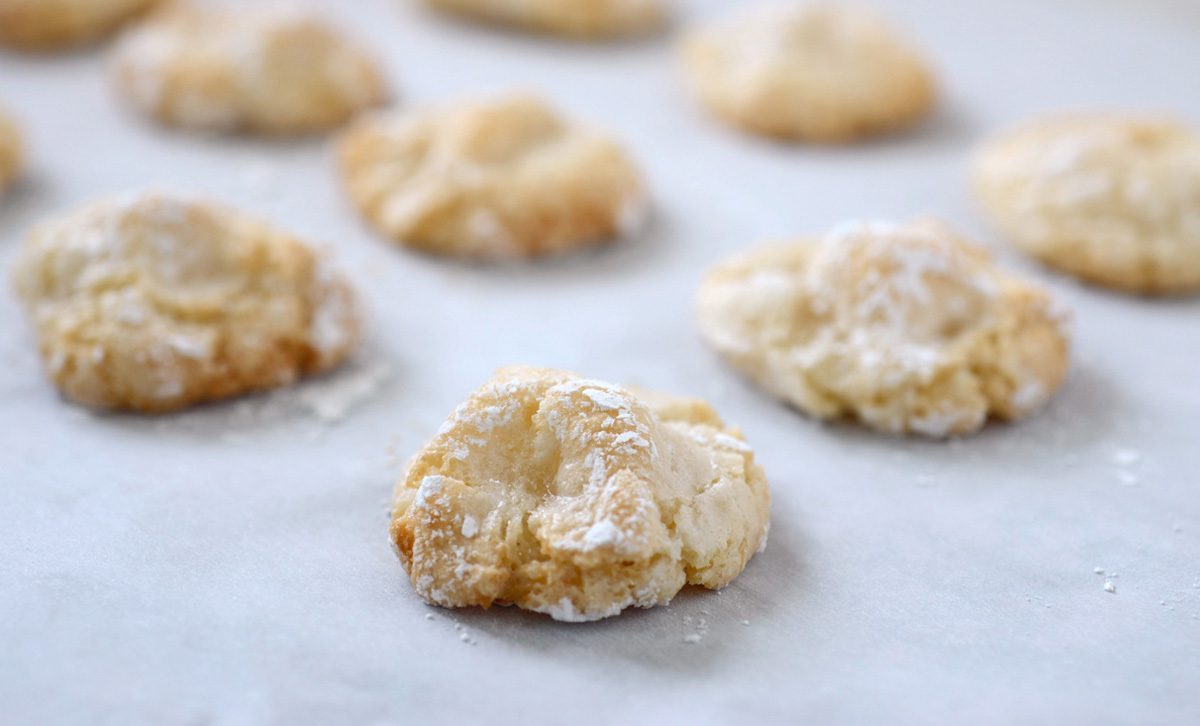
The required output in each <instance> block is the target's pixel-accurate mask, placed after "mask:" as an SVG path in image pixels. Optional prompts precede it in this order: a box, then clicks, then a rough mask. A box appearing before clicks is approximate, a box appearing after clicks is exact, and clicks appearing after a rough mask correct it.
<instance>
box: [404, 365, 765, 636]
mask: <svg viewBox="0 0 1200 726" xmlns="http://www.w3.org/2000/svg"><path fill="white" fill-rule="evenodd" d="M769 509H770V492H769V490H768V487H767V481H766V477H765V475H764V474H763V471H762V469H761V467H760V466H759V465H758V464H756V463H755V461H754V453H753V451H752V450H751V448H750V447H749V446H748V445H747V444H746V443H745V442H744V441H743V440H742V437H741V434H740V432H739V431H738V430H737V429H730V428H726V426H725V425H724V423H722V421H721V419H720V418H719V417H718V416H717V414H716V412H715V411H713V410H712V408H711V407H710V406H708V404H706V403H704V402H702V401H698V400H693V399H686V398H678V397H675V396H668V395H665V394H653V393H644V392H634V391H631V390H630V389H627V388H622V387H620V386H614V385H611V384H607V383H602V382H599V381H593V380H588V379H584V378H580V377H579V376H576V375H573V374H571V373H566V372H562V371H555V370H549V369H543V368H528V367H516V368H507V369H502V370H500V371H498V372H497V374H496V376H495V377H494V378H493V379H492V380H491V381H489V382H488V383H487V384H485V385H484V386H483V387H481V388H480V389H479V390H477V391H476V392H475V393H474V394H472V395H471V397H470V398H468V399H467V400H466V401H465V402H464V403H463V404H462V405H460V406H459V407H458V408H457V409H456V410H455V412H454V413H453V414H452V415H451V416H450V418H449V419H448V420H447V421H446V423H445V424H444V425H443V426H442V427H441V429H440V430H439V431H438V433H437V435H436V436H434V437H433V439H432V440H430V441H429V442H428V443H427V444H426V445H425V446H424V447H422V449H421V450H420V451H418V452H417V453H416V455H415V456H414V457H413V458H412V460H411V461H410V462H409V464H408V467H407V470H406V472H405V474H404V477H403V478H402V479H401V480H400V482H399V483H398V484H397V486H396V491H395V496H394V501H393V520H392V526H391V536H392V542H393V545H394V547H395V550H396V552H397V554H398V555H399V557H400V560H401V562H402V563H403V565H404V568H405V570H406V571H408V573H409V576H410V578H411V580H412V583H413V586H414V587H415V588H416V590H417V592H418V593H419V594H420V595H421V597H423V598H425V599H426V600H428V601H430V602H433V603H436V604H438V605H442V606H446V607H469V606H482V607H485V608H486V607H489V606H491V605H493V604H502V605H508V604H512V605H517V606H519V607H522V608H525V609H528V610H535V611H538V612H542V613H547V614H549V615H551V616H552V617H554V618H555V619H557V620H566V621H584V620H596V619H599V618H604V617H609V616H611V615H615V614H617V613H619V612H620V611H621V610H623V609H624V608H626V607H632V606H636V607H651V606H654V605H657V604H661V603H665V602H667V601H669V600H670V599H671V598H672V597H673V596H674V595H675V594H676V593H677V592H678V591H679V590H680V588H682V587H683V586H684V585H685V584H696V585H702V586H704V587H708V588H719V587H723V586H725V585H727V584H729V582H731V581H732V580H733V579H734V578H735V577H737V575H738V574H739V573H740V572H741V571H742V569H743V568H744V567H745V565H746V563H747V562H748V561H749V559H750V557H751V556H752V555H753V554H754V553H755V552H757V551H760V550H761V549H762V548H763V547H764V546H765V545H766V537H767V529H768V519H769Z"/></svg>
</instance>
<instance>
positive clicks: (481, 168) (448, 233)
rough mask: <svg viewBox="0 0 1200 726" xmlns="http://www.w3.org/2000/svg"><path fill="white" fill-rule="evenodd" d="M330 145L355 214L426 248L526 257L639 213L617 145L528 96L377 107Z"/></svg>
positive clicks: (589, 237) (582, 239)
mask: <svg viewBox="0 0 1200 726" xmlns="http://www.w3.org/2000/svg"><path fill="white" fill-rule="evenodd" d="M339 153H340V158H341V167H342V175H343V179H344V181H345V183H346V186H347V188H348V190H349V193H350V198H351V199H352V200H353V201H354V203H355V204H356V205H357V206H358V208H359V209H360V210H361V211H362V213H363V215H364V216H366V218H367V219H368V220H369V221H370V222H371V223H372V224H374V225H375V227H377V228H378V229H379V230H380V231H381V232H383V233H384V234H386V235H387V236H388V237H390V238H392V239H394V240H396V241H398V242H401V243H403V244H406V245H409V246H412V247H415V248H418V249H421V250H425V251H428V252H434V253H438V254H443V255H450V256H455V257H475V258H485V259H497V258H511V257H535V256H540V255H545V254H551V253H557V252H563V251H567V250H571V249H576V248H579V247H584V246H589V245H596V244H600V243H604V242H609V241H612V240H613V239H614V238H616V237H617V236H619V235H622V234H628V233H630V232H632V231H633V229H632V228H633V226H634V225H635V224H636V223H637V222H638V221H640V220H641V219H643V218H644V217H645V208H646V206H647V201H646V198H647V195H646V190H645V186H644V184H643V182H642V179H641V175H640V173H639V172H638V170H637V168H636V167H635V166H634V164H633V162H632V161H631V160H630V159H629V157H628V156H627V155H626V154H625V152H624V150H623V149H622V148H621V147H620V145H618V144H617V143H616V142H614V141H612V140H611V139H609V138H607V137H606V136H604V135H602V134H599V133H596V132H593V131H591V130H588V129H585V128H580V127H577V126H575V125H573V124H571V123H568V122H567V121H564V120H563V119H561V118H559V117H558V115H557V114H556V113H555V112H554V111H553V110H551V109H550V108H549V107H548V106H547V105H546V103H545V102H544V101H542V100H541V99H539V98H536V97H533V96H529V95H522V94H510V95H506V96H503V97H501V98H497V99H488V100H482V101H462V102H458V103H452V104H448V105H446V106H440V107H431V108H422V109H416V110H406V111H399V112H388V113H384V114H379V115H376V116H374V117H371V118H367V119H364V120H362V121H360V122H357V123H356V124H354V125H353V126H352V127H351V128H350V129H349V130H347V132H346V133H345V134H344V136H343V138H342V139H341V142H340V145H339Z"/></svg>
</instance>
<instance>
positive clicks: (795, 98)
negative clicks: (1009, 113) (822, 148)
mask: <svg viewBox="0 0 1200 726" xmlns="http://www.w3.org/2000/svg"><path fill="white" fill-rule="evenodd" d="M681 55H682V58H683V64H684V69H685V72H686V74H687V80H688V84H689V86H690V87H691V90H692V93H693V94H694V95H695V96H696V97H697V98H698V99H699V100H700V101H701V103H703V104H704V105H705V106H707V107H708V108H709V110H711V111H712V112H713V113H715V114H716V115H717V116H719V117H720V118H722V119H724V120H725V121H727V122H729V123H731V124H733V125H735V126H738V127H740V128H743V129H745V130H747V131H750V132H753V133H757V134H762V135H765V136H772V137H777V138H781V139H789V140H801V141H818V142H844V141H852V140H854V139H858V138H862V137H866V136H873V135H877V134H881V133H885V132H888V131H893V130H895V129H899V128H902V127H905V126H908V125H911V124H913V123H914V122H916V121H918V120H920V119H922V118H924V117H925V116H926V115H928V114H929V112H930V110H931V109H932V107H933V104H934V100H935V95H936V92H935V89H934V80H933V76H932V74H931V72H930V70H929V68H928V66H927V65H926V63H925V61H924V60H923V59H922V57H921V55H920V54H919V53H918V52H917V51H916V50H915V49H914V48H913V47H911V46H910V45H909V44H908V43H907V42H905V41H904V40H903V39H902V38H901V37H900V36H899V35H898V34H897V33H896V32H895V31H894V30H893V29H892V27H891V26H890V24H889V23H888V22H887V20H886V19H884V18H882V17H880V16H878V15H877V14H876V13H874V12H873V11H870V10H867V9H864V8H859V7H855V6H842V5H838V4H827V3H808V2H799V3H789V4H778V5H767V6H760V7H758V8H754V9H752V10H751V11H750V12H744V13H743V14H741V15H739V16H736V17H735V18H734V19H732V20H729V21H727V22H725V23H723V24H718V25H713V26H710V27H705V28H701V29H698V30H695V31H692V32H690V33H688V34H687V35H686V36H685V37H684V40H683V42H682V44H681Z"/></svg>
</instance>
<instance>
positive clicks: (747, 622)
mask: <svg viewBox="0 0 1200 726" xmlns="http://www.w3.org/2000/svg"><path fill="white" fill-rule="evenodd" d="M749 624H750V621H749V620H743V621H742V625H749Z"/></svg>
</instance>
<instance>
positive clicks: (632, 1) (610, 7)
mask: <svg viewBox="0 0 1200 726" xmlns="http://www.w3.org/2000/svg"><path fill="white" fill-rule="evenodd" d="M426 2H427V3H429V4H430V5H432V6H433V7H436V8H441V9H443V10H448V11H450V12H453V13H457V14H459V15H462V16H464V17H468V18H475V19H477V20H482V21H484V22H490V23H496V24H500V25H508V26H513V27H517V28H523V29H526V30H532V31H537V32H542V33H550V34H553V35H565V36H568V37H574V38H612V37H619V36H629V35H639V34H642V33H647V32H650V31H654V30H657V29H659V28H661V27H662V25H663V23H664V21H665V20H666V15H667V13H666V9H665V8H664V7H663V0H426Z"/></svg>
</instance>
